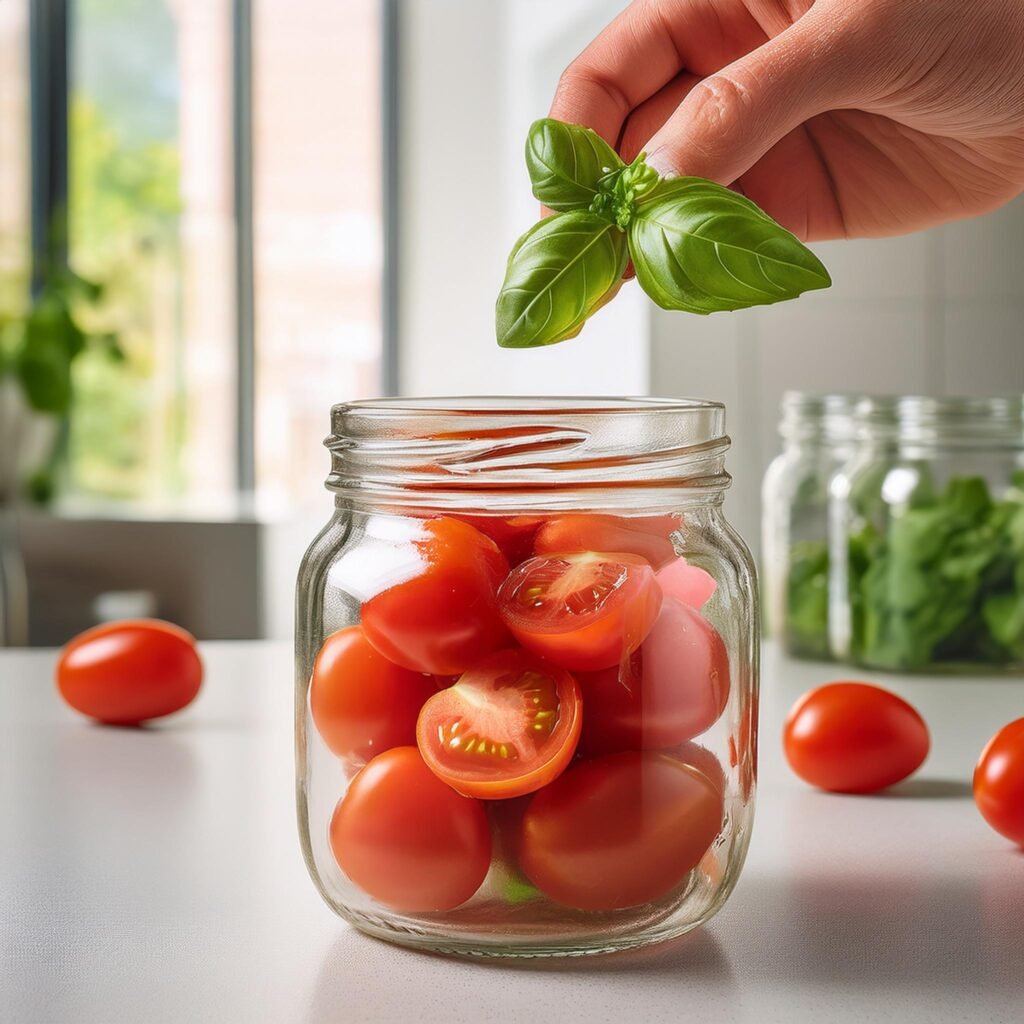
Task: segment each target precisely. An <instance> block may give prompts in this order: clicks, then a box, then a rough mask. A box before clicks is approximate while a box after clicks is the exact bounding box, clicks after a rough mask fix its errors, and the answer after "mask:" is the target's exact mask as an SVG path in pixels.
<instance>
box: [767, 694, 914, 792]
mask: <svg viewBox="0 0 1024 1024" xmlns="http://www.w3.org/2000/svg"><path fill="white" fill-rule="evenodd" d="M929 744H930V741H929V737H928V727H927V726H926V725H925V723H924V719H922V718H921V716H920V715H919V714H918V713H917V711H916V710H914V708H913V707H911V706H910V705H909V704H908V703H907V702H906V701H905V700H903V699H902V698H900V697H897V696H896V694H894V693H890V692H889V691H888V690H883V689H882V688H881V687H878V686H872V685H870V684H869V683H859V682H838V683H829V684H827V685H825V686H820V687H818V688H817V689H815V690H811V691H810V692H808V693H805V694H804V695H803V697H801V698H800V699H799V700H798V701H797V702H796V703H795V704H794V705H793V708H792V709H791V711H790V712H789V716H788V717H787V719H786V725H785V729H784V731H783V745H784V748H785V752H786V759H787V760H788V761H789V765H790V767H791V768H792V769H793V771H794V772H796V774H797V775H799V776H800V778H802V779H803V780H804V781H805V782H809V783H810V784H811V785H812V786H817V787H819V788H820V789H826V790H829V791H831V792H834V793H874V792H877V791H878V790H880V789H885V788H886V787H887V786H891V785H893V784H894V783H897V782H900V781H901V780H902V779H905V778H906V777H907V776H908V775H911V774H912V773H913V772H915V771H917V769H918V768H920V766H921V764H922V763H923V762H924V759H925V758H926V757H927V756H928V748H929Z"/></svg>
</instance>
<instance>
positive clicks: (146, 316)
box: [68, 0, 236, 502]
mask: <svg viewBox="0 0 1024 1024" xmlns="http://www.w3.org/2000/svg"><path fill="white" fill-rule="evenodd" d="M69 14H70V40H71V41H70V50H71V53H70V75H69V81H70V86H69V91H70V97H69V113H68V119H69V147H68V149H69V154H68V162H69V203H68V205H69V211H68V212H69V257H70V261H71V264H72V266H73V267H74V268H75V269H76V271H78V272H79V273H81V274H83V275H84V276H86V277H88V278H90V279H92V280H95V281H97V282H100V283H102V284H103V285H104V288H105V300H104V303H103V309H102V313H101V315H102V318H103V319H104V321H105V325H106V326H110V327H112V328H113V329H115V330H116V331H117V333H118V334H119V336H120V339H121V343H122V346H123V348H124V350H125V352H126V355H127V360H126V361H125V362H124V363H120V364H118V363H113V362H112V361H110V360H109V359H108V358H105V357H104V356H102V355H98V354H97V355H95V356H91V355H87V356H84V357H83V358H82V359H81V361H80V363H79V365H78V366H77V367H76V388H77V396H76V408H75V410H74V417H73V430H72V432H71V444H70V469H71V476H72V484H73V487H74V489H75V490H77V491H79V492H82V493H86V494H89V495H96V496H100V497H106V498H128V499H135V500H156V501H160V500H164V499H168V498H174V499H177V498H189V499H193V500H198V501H200V502H207V501H211V500H213V501H216V500H218V499H222V498H224V497H225V496H226V495H228V494H230V492H231V491H232V490H233V482H234V453H235V436H234V429H235V413H234V410H235V401H236V395H235V387H234V357H235V345H234V340H233V339H234V294H235V293H234V288H233V285H232V280H233V272H234V267H233V251H234V250H233V239H234V224H233V198H232V167H231V77H230V67H231V35H230V28H231V17H230V3H229V0H166V2H165V0H74V2H73V3H72V4H71V7H70V11H69Z"/></svg>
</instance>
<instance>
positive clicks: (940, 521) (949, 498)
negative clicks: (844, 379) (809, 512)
mask: <svg viewBox="0 0 1024 1024" xmlns="http://www.w3.org/2000/svg"><path fill="white" fill-rule="evenodd" d="M857 424H858V425H857V434H858V441H857V451H856V453H855V454H854V456H853V458H852V459H851V461H850V463H849V464H848V466H847V467H845V468H844V470H843V471H842V472H841V473H840V474H838V475H837V476H836V477H835V479H834V481H833V498H832V514H833V517H834V522H835V531H834V548H833V563H834V566H835V572H834V574H833V593H834V609H835V615H834V617H833V621H832V623H831V635H832V640H833V646H834V648H835V650H836V652H837V653H838V654H840V655H842V656H843V657H845V658H847V659H848V660H851V661H853V662H854V663H856V664H859V665H864V666H866V667H869V668H874V669H890V670H894V671H901V672H918V671H919V672H936V671H950V672H957V671H963V672H972V671H976V670H978V669H979V668H983V669H1004V670H1009V671H1014V672H1017V671H1020V670H1021V668H1024V401H1022V399H1021V398H1020V397H1019V396H1017V397H1009V398H928V397H919V396H906V397H901V398H889V399H877V400H874V401H867V402H865V403H863V404H862V405H861V406H860V407H859V408H858V412H857Z"/></svg>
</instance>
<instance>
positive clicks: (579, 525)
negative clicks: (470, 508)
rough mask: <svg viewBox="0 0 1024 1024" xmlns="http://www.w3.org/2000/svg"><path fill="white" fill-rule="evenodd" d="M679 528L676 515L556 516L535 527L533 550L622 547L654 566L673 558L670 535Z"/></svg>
mask: <svg viewBox="0 0 1024 1024" xmlns="http://www.w3.org/2000/svg"><path fill="white" fill-rule="evenodd" d="M678 529H679V519H678V517H676V516H635V517H628V516H609V515H600V514H598V513H581V514H578V515H567V516H559V517H558V518H556V519H549V520H548V521H547V522H546V523H544V525H543V526H541V528H540V529H539V530H538V531H537V539H536V540H535V541H534V545H533V550H534V552H535V553H536V554H538V555H568V554H579V553H580V552H583V551H625V552H628V553H629V554H633V555H639V556H640V557H641V558H646V559H647V561H648V562H650V563H651V565H653V566H654V567H655V568H657V567H658V566H660V565H664V564H665V563H666V562H668V561H670V560H671V559H673V558H675V555H676V551H675V548H674V547H673V546H672V541H671V540H670V539H669V534H670V533H672V531H673V530H678Z"/></svg>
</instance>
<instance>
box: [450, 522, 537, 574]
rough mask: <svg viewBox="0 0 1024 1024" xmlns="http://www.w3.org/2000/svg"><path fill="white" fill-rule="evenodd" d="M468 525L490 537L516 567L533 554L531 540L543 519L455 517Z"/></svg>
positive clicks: (509, 562) (510, 563)
mask: <svg viewBox="0 0 1024 1024" xmlns="http://www.w3.org/2000/svg"><path fill="white" fill-rule="evenodd" d="M455 518H456V519H461V520H462V522H464V523H469V525H470V526H472V527H475V528H476V529H477V530H479V531H480V532H481V533H482V534H484V536H486V537H490V538H491V540H493V541H494V543H495V544H497V545H498V547H499V548H500V549H501V553H502V554H503V555H504V556H505V557H506V558H507V559H508V564H509V565H518V564H519V563H520V562H523V561H525V560H526V559H527V558H529V557H530V555H531V554H532V553H533V538H534V535H535V534H536V533H537V528H538V527H539V526H540V524H541V523H542V522H544V519H543V518H542V517H541V516H464V515H459V516H456V517H455Z"/></svg>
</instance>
